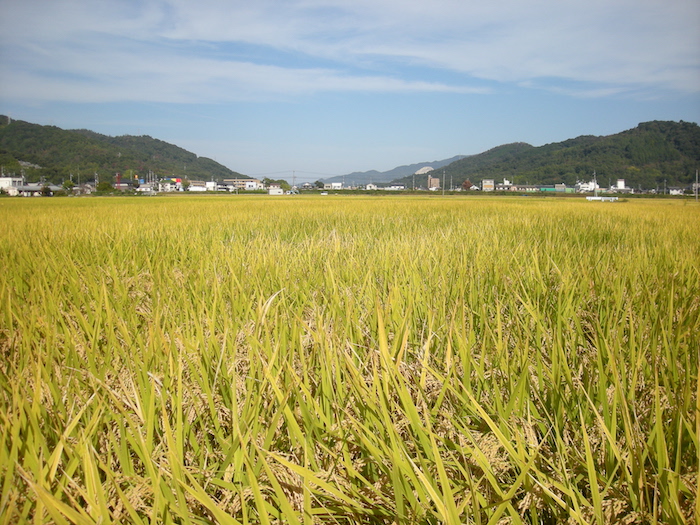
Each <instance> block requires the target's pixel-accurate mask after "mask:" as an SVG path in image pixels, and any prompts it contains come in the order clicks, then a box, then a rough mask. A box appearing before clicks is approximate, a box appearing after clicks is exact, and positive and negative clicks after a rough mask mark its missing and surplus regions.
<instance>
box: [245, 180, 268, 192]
mask: <svg viewBox="0 0 700 525" xmlns="http://www.w3.org/2000/svg"><path fill="white" fill-rule="evenodd" d="M264 189H265V186H264V185H263V183H262V182H260V181H259V180H258V179H250V180H247V181H245V190H246V191H254V190H264Z"/></svg>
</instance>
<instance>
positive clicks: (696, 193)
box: [695, 170, 698, 202]
mask: <svg viewBox="0 0 700 525" xmlns="http://www.w3.org/2000/svg"><path fill="white" fill-rule="evenodd" d="M695 202H698V170H695Z"/></svg>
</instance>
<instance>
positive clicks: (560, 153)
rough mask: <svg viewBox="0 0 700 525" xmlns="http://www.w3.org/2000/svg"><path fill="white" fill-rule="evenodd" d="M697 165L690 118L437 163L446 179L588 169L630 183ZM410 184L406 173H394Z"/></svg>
mask: <svg viewBox="0 0 700 525" xmlns="http://www.w3.org/2000/svg"><path fill="white" fill-rule="evenodd" d="M699 167H700V127H699V126H698V125H697V124H695V123H691V122H683V121H681V122H659V121H654V122H645V123H642V124H639V126H637V127H636V128H634V129H630V130H627V131H623V132H622V133H618V134H616V135H610V136H605V137H594V136H582V137H578V138H575V139H570V140H566V141H564V142H558V143H553V144H547V145H544V146H541V147H533V146H530V145H528V144H522V143H517V144H508V145H505V146H499V147H497V148H494V149H491V150H489V151H487V152H485V153H481V154H479V155H472V156H469V157H466V158H464V159H462V160H458V161H457V162H453V163H452V164H450V165H448V166H446V167H445V168H443V169H444V170H445V177H446V180H450V178H451V180H452V183H453V185H455V186H458V185H461V184H462V182H464V181H465V180H467V179H468V180H470V181H471V182H472V183H478V182H480V181H481V180H483V179H495V180H496V181H497V182H500V181H501V180H502V179H503V178H507V179H508V180H510V181H511V182H513V183H515V184H527V183H529V184H555V183H562V182H563V183H565V184H567V185H569V186H573V185H574V184H575V183H576V181H578V180H582V181H588V180H590V178H591V175H592V173H593V171H595V172H596V173H597V176H598V181H599V183H600V184H601V185H607V184H608V181H610V182H613V183H614V182H615V180H616V179H618V178H621V179H625V182H626V184H627V185H628V186H630V187H633V188H639V187H641V188H642V189H652V188H655V187H657V186H661V185H663V184H664V180H665V181H666V184H667V185H668V186H687V185H688V184H690V183H691V182H692V181H694V180H695V170H696V169H698V168H699ZM400 181H401V182H403V183H405V184H410V182H411V181H410V177H404V178H403V179H400Z"/></svg>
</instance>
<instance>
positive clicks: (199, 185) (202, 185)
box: [187, 180, 207, 191]
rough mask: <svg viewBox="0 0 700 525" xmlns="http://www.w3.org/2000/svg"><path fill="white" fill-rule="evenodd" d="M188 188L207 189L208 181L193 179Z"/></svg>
mask: <svg viewBox="0 0 700 525" xmlns="http://www.w3.org/2000/svg"><path fill="white" fill-rule="evenodd" d="M187 189H188V190H189V191H207V183H206V182H204V181H203V180H191V181H190V185H189V186H188V188H187Z"/></svg>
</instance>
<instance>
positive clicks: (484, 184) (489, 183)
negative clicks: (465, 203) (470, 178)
mask: <svg viewBox="0 0 700 525" xmlns="http://www.w3.org/2000/svg"><path fill="white" fill-rule="evenodd" d="M495 189H496V186H495V184H494V183H493V179H484V180H482V181H481V190H482V191H493V190H495Z"/></svg>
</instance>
